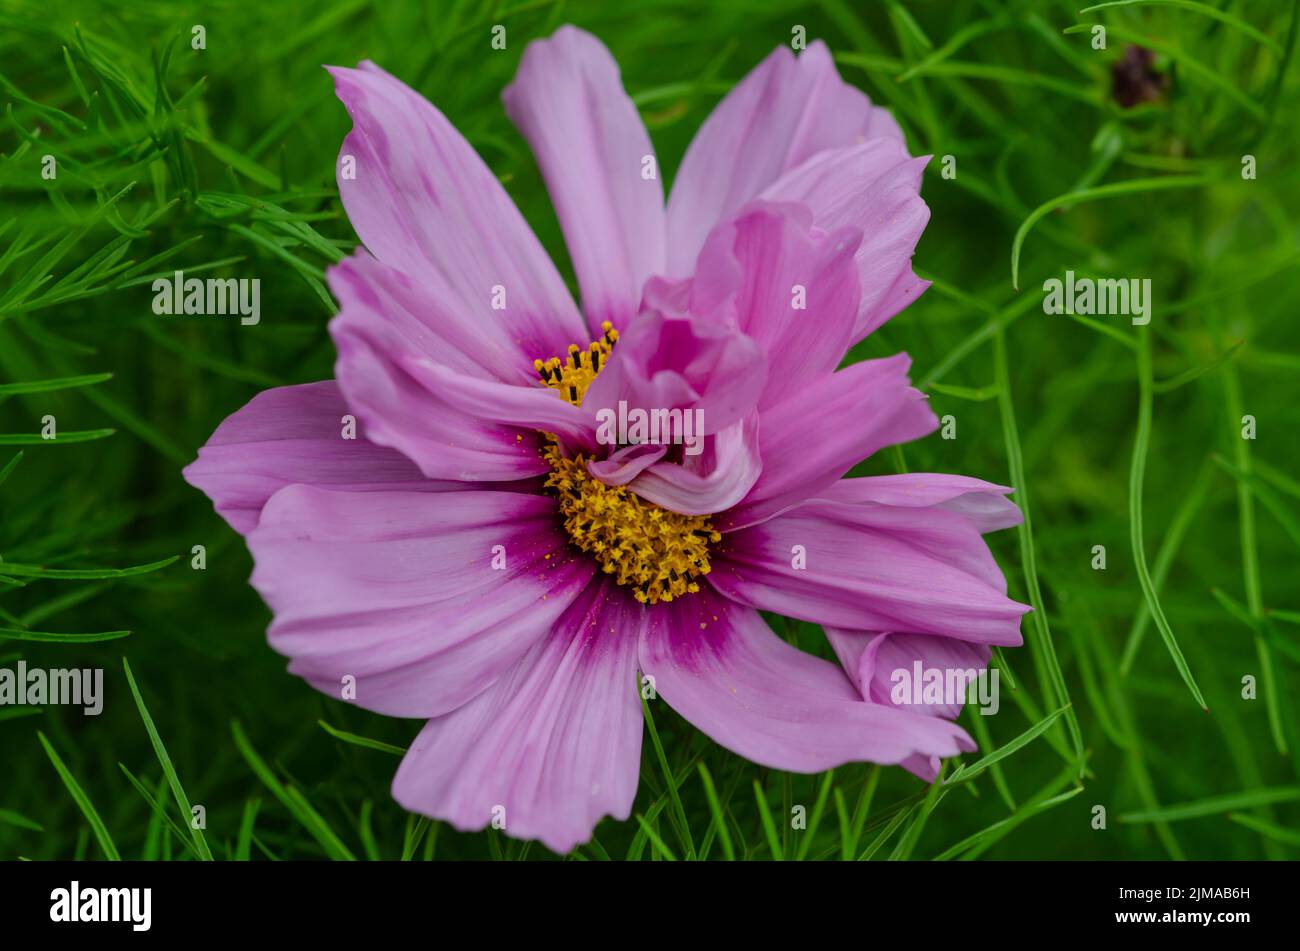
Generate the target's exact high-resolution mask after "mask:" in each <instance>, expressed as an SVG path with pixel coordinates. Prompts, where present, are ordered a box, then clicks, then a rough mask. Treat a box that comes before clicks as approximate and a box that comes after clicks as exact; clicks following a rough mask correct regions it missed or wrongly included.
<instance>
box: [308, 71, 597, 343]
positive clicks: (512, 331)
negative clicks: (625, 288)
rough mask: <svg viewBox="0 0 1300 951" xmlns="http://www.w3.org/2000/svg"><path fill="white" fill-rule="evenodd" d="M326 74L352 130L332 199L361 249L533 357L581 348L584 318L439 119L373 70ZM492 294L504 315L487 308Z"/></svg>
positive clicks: (510, 206) (485, 172)
mask: <svg viewBox="0 0 1300 951" xmlns="http://www.w3.org/2000/svg"><path fill="white" fill-rule="evenodd" d="M329 71H330V74H331V75H332V76H333V77H334V88H335V92H336V94H337V95H338V97H339V99H340V100H341V101H342V102H343V105H344V106H345V107H346V108H347V110H348V114H349V115H350V116H351V118H352V122H353V127H352V131H351V132H349V133H348V135H347V137H346V138H345V139H344V140H343V148H342V150H341V152H340V156H339V167H338V184H339V194H340V195H341V196H342V198H343V207H344V208H345V209H346V210H347V213H348V218H349V219H350V220H351V222H352V226H353V227H354V228H355V229H356V231H357V234H358V235H359V236H360V238H361V240H362V241H363V242H364V243H365V246H366V247H367V248H368V249H369V250H370V252H371V253H372V254H373V255H374V256H375V257H377V258H378V259H379V260H380V261H382V262H384V264H386V265H388V266H389V267H392V268H396V269H397V270H399V271H402V272H404V273H405V274H407V275H409V276H410V277H412V278H414V279H415V280H416V281H418V282H420V283H422V284H424V285H425V286H426V287H428V288H429V289H430V291H431V292H433V294H434V295H435V296H436V297H438V298H440V299H442V300H443V302H444V306H445V307H446V308H449V309H459V310H460V312H461V313H462V314H463V317H462V319H463V320H467V321H468V320H472V321H473V322H475V323H476V324H477V325H478V326H479V327H481V328H484V332H485V333H495V332H503V333H504V335H505V336H506V338H507V339H519V340H523V341H534V342H536V343H537V344H538V347H537V349H539V350H542V351H543V352H542V353H538V354H537V356H545V355H549V354H552V353H557V352H562V351H561V350H557V349H556V348H557V347H560V348H562V347H564V346H566V345H567V344H568V343H570V342H573V341H582V340H583V339H584V337H585V336H586V331H585V328H584V327H583V322H582V318H581V317H580V316H579V314H578V311H577V308H575V307H574V305H573V300H572V298H571V297H570V296H569V292H568V290H567V289H566V288H565V286H564V282H563V280H561V278H560V275H559V273H558V272H557V271H556V270H555V265H554V264H552V263H551V260H550V258H549V257H547V255H546V252H545V251H544V250H543V249H542V246H541V244H540V243H539V242H538V240H537V238H536V236H534V234H533V232H532V230H531V229H530V228H529V227H528V224H527V223H526V222H525V221H524V219H523V216H522V215H520V214H519V210H518V209H517V208H516V207H515V204H514V202H512V201H511V200H510V197H509V196H508V195H507V194H506V193H505V190H504V189H503V188H502V187H501V184H500V182H498V181H497V178H496V176H495V175H493V174H492V172H491V171H490V170H489V169H488V167H487V166H486V165H484V164H483V160H482V159H480V158H479V157H478V155H477V154H476V153H475V152H474V150H473V148H471V147H470V145H469V143H468V142H466V141H465V139H464V138H463V137H462V136H461V135H460V133H459V132H457V131H456V129H455V128H454V127H453V126H452V124H451V123H450V122H448V121H447V119H446V117H445V116H443V115H442V113H440V112H439V111H438V110H437V109H435V108H434V107H433V106H432V105H430V103H429V101H428V100H427V99H425V98H424V97H423V96H421V95H420V94H419V93H417V92H415V91H414V90H412V89H411V88H410V87H408V86H407V85H405V84H404V83H402V82H401V81H400V80H398V79H396V78H394V77H393V76H390V75H389V74H388V73H386V72H384V71H383V70H381V69H380V68H379V67H378V66H375V65H374V64H373V63H370V62H364V63H362V64H361V67H360V68H359V69H344V68H341V67H330V68H329ZM349 159H351V160H353V161H354V162H355V177H349V175H348V172H349V170H350V169H351V166H352V164H353V163H352V162H350V161H349ZM498 287H499V288H503V289H504V291H505V303H506V306H505V308H504V309H502V310H494V309H493V306H492V304H493V296H494V289H496V288H498ZM487 328H493V329H491V330H488V329H487ZM497 328H501V330H497ZM529 363H531V361H529Z"/></svg>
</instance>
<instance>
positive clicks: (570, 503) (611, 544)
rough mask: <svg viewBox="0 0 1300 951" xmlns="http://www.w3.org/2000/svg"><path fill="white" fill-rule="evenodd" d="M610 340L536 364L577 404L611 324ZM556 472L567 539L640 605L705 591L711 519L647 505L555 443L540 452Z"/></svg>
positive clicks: (605, 348) (614, 334)
mask: <svg viewBox="0 0 1300 951" xmlns="http://www.w3.org/2000/svg"><path fill="white" fill-rule="evenodd" d="M601 329H602V330H603V331H604V332H605V333H604V336H603V337H602V338H601V339H600V340H597V341H595V342H593V343H592V344H591V346H590V347H589V348H588V349H586V350H583V349H581V348H580V347H578V346H576V345H570V347H569V358H568V360H566V361H561V360H560V359H559V358H558V357H552V358H551V359H550V360H546V361H542V360H535V361H533V366H534V367H536V369H537V375H538V376H539V377H541V379H542V382H543V383H545V384H546V385H547V386H549V387H550V388H551V389H553V390H555V391H557V392H558V393H559V394H560V396H561V397H562V398H564V399H566V400H568V401H569V402H570V403H573V404H574V405H575V406H577V405H580V404H581V403H582V397H583V396H584V395H585V394H586V392H587V387H589V386H590V385H591V381H592V380H594V379H595V378H596V375H597V374H598V373H599V372H600V370H601V368H602V367H603V366H604V365H605V363H606V361H607V359H608V357H609V355H610V352H611V351H612V350H613V349H614V344H615V343H617V342H618V331H617V330H615V329H614V327H613V325H612V324H610V323H609V321H606V322H605V323H604V324H602V325H601ZM542 457H543V458H544V459H545V460H546V461H547V463H548V464H549V465H550V467H551V473H550V475H548V476H547V477H546V483H545V484H546V487H547V488H548V489H550V490H551V491H552V492H554V493H555V496H556V497H557V498H558V499H559V502H560V514H561V515H563V516H564V529H565V531H566V532H567V533H568V535H569V540H570V541H571V542H572V543H573V544H574V545H575V546H577V547H578V548H579V549H581V550H582V551H585V552H587V553H588V554H590V555H592V556H593V557H594V558H595V559H596V561H597V562H598V563H599V564H600V567H601V570H602V571H604V572H605V573H606V574H609V575H613V576H614V580H615V581H616V582H618V583H619V584H621V585H627V586H629V587H631V588H632V589H633V592H632V594H633V597H635V598H636V599H637V600H638V601H640V602H641V603H642V604H655V603H656V602H659V601H671V600H672V599H673V598H676V597H680V596H681V595H684V594H690V593H694V592H696V591H699V590H700V585H699V582H698V580H697V579H698V578H700V577H701V576H702V575H707V574H708V573H709V570H710V568H709V545H710V543H716V542H719V541H721V540H722V535H721V534H720V533H719V532H716V531H714V529H713V522H712V519H710V517H709V516H707V515H680V514H678V513H677V512H670V511H668V510H667V509H663V508H660V507H659V506H657V505H655V504H654V503H652V502H647V501H646V500H645V499H642V498H641V497H639V496H638V495H636V494H635V493H634V492H632V491H631V490H629V489H628V488H627V487H626V486H621V485H605V484H604V483H603V482H601V481H600V480H599V479H596V478H594V477H593V476H592V475H591V474H590V473H589V472H587V462H588V458H587V457H586V456H585V455H583V454H581V453H578V454H576V455H574V456H572V457H566V456H564V455H563V454H562V453H561V451H560V447H559V445H558V443H557V442H556V440H555V438H554V437H551V438H550V439H548V440H547V442H546V444H545V445H544V446H543V448H542Z"/></svg>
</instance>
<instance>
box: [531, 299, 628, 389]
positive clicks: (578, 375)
mask: <svg viewBox="0 0 1300 951" xmlns="http://www.w3.org/2000/svg"><path fill="white" fill-rule="evenodd" d="M600 329H601V330H603V331H604V332H605V333H604V336H602V337H601V338H600V339H599V340H594V341H592V342H591V345H590V346H588V347H587V349H586V350H583V349H582V348H581V347H579V346H578V345H577V344H576V343H571V344H569V354H568V356H567V357H566V358H565V359H563V360H561V359H560V358H559V357H551V359H549V360H534V361H533V368H534V369H535V370H536V371H537V375H538V376H539V377H541V378H542V382H543V383H545V384H546V385H547V386H549V387H550V388H551V389H553V390H555V391H556V392H557V393H559V394H560V396H561V397H563V398H564V399H566V400H568V401H569V402H570V403H572V404H573V405H574V406H581V405H582V398H583V397H584V396H585V395H586V393H587V387H589V386H591V381H592V380H594V379H596V374H597V373H599V372H600V370H601V367H603V366H604V365H605V363H606V362H607V361H608V359H609V355H610V353H612V352H613V350H614V344H616V343H618V331H617V330H615V329H614V325H613V324H611V323H610V322H609V321H608V320H607V321H605V322H604V323H603V324H601V325H600Z"/></svg>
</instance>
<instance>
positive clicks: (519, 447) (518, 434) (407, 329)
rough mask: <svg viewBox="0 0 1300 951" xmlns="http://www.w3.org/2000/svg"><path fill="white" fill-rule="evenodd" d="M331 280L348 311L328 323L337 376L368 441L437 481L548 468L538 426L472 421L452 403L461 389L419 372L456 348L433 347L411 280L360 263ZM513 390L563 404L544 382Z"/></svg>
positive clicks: (464, 370) (462, 370) (459, 365)
mask: <svg viewBox="0 0 1300 951" xmlns="http://www.w3.org/2000/svg"><path fill="white" fill-rule="evenodd" d="M329 277H330V286H331V289H332V290H333V291H334V295H335V296H336V297H337V298H338V300H339V304H340V307H341V313H340V314H339V316H338V317H336V318H335V319H334V320H333V322H332V323H331V324H330V333H331V335H332V336H333V337H334V344H335V346H336V348H337V349H338V362H337V363H336V364H335V367H334V372H335V375H336V376H337V377H338V382H339V387H340V389H341V390H342V391H343V395H344V397H345V398H346V399H347V402H348V405H349V406H350V407H351V408H352V411H353V413H355V414H356V416H357V418H358V420H359V421H360V423H361V426H360V427H359V428H360V430H361V431H362V432H363V433H364V434H365V437H366V438H367V439H369V440H370V441H371V442H374V443H377V444H379V445H381V446H389V447H392V448H394V449H397V450H399V451H400V452H401V453H402V454H403V455H405V456H407V458H409V459H411V460H412V461H413V462H414V463H415V464H416V465H417V466H419V468H420V471H421V472H423V473H424V474H425V475H426V476H428V477H429V478H431V479H456V480H461V481H485V482H492V481H498V482H506V481H510V480H513V479H523V478H528V477H529V476H534V475H539V474H541V473H544V472H546V471H547V465H546V462H545V461H544V460H543V459H542V458H541V456H540V455H539V453H538V449H539V440H540V438H541V437H540V436H539V435H538V433H537V432H535V431H534V430H533V429H531V428H530V427H528V426H527V425H511V424H506V423H504V422H502V421H501V420H492V419H486V420H485V419H482V418H479V417H476V416H473V415H469V414H467V413H465V412H464V411H462V410H461V409H460V408H458V407H457V406H455V405H453V404H452V403H451V402H449V401H448V399H449V397H450V396H451V395H452V394H453V392H454V388H451V387H446V386H436V387H434V388H431V387H430V385H429V384H428V382H427V379H426V378H425V377H424V376H416V375H414V373H413V371H412V360H413V358H418V357H420V356H423V355H424V354H427V353H431V352H432V353H437V354H438V355H439V356H441V357H442V358H443V360H449V359H451V358H449V357H448V353H449V352H450V351H445V350H444V351H438V349H437V348H436V347H433V346H429V345H428V344H429V343H430V341H429V339H428V338H427V337H423V336H421V334H420V332H419V330H418V327H419V321H418V320H416V318H415V317H414V316H413V315H412V312H411V311H409V310H407V309H406V308H407V306H408V305H410V306H415V302H418V300H419V298H418V297H416V298H414V299H412V298H411V297H410V296H409V292H410V291H411V290H412V284H411V282H410V281H409V280H406V279H404V278H403V277H402V275H400V274H399V273H398V272H396V271H394V270H392V269H391V268H383V267H381V266H379V265H378V264H377V262H374V261H373V259H368V258H364V257H360V256H359V257H356V258H353V259H352V260H351V261H349V262H345V264H343V265H340V266H338V267H336V268H334V269H333V270H331V271H330V275H329ZM449 365H450V366H451V367H452V368H453V369H454V370H455V373H456V375H457V379H462V380H464V381H465V382H466V385H469V384H470V383H471V382H472V381H477V380H480V379H484V378H481V377H478V376H473V375H470V374H471V368H469V367H467V366H466V365H465V364H464V363H463V362H461V361H459V360H453V361H452V362H451V363H450V364H449ZM533 376H534V381H535V378H536V374H535V372H534V374H533ZM485 379H486V380H491V379H492V378H491V377H490V376H487V377H486V378H485ZM498 385H502V386H504V385H506V384H498ZM512 385H513V384H512ZM514 386H515V388H516V389H518V390H520V391H523V390H524V389H525V388H527V389H530V390H531V389H536V390H537V395H538V396H541V397H544V398H545V397H550V398H551V400H552V403H553V404H556V405H558V404H560V403H562V402H563V401H562V400H560V399H558V398H555V397H554V394H550V393H547V392H545V391H543V390H542V388H541V386H540V385H538V384H536V382H534V383H527V384H525V383H522V382H520V383H519V384H517V385H514ZM558 411H559V412H563V410H558Z"/></svg>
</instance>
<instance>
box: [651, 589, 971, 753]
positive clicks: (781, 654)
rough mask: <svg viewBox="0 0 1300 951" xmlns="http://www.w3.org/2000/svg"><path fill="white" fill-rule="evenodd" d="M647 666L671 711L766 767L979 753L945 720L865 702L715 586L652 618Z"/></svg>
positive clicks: (831, 670)
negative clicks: (726, 597) (724, 595)
mask: <svg viewBox="0 0 1300 951" xmlns="http://www.w3.org/2000/svg"><path fill="white" fill-rule="evenodd" d="M640 657H641V669H642V670H643V671H644V672H645V674H647V675H649V676H652V677H654V683H655V689H656V691H657V692H658V694H659V695H660V696H661V697H663V699H664V700H665V701H667V703H668V705H669V706H671V707H672V708H673V709H674V710H676V711H677V712H678V713H680V714H681V715H682V716H684V717H685V718H686V719H687V720H689V721H690V722H691V723H692V724H694V725H695V726H696V727H698V728H699V729H700V730H703V731H704V732H705V733H707V734H708V735H709V736H710V737H711V738H712V739H714V740H715V741H716V742H718V743H720V744H721V745H723V746H725V747H726V748H727V749H729V750H731V751H732V752H734V753H738V754H739V755H741V756H744V757H746V758H747V759H750V760H753V761H754V762H756V763H759V764H760V765H763V766H770V767H773V768H775V769H785V770H791V771H793V772H801V773H812V772H819V771H821V770H825V769H830V768H832V767H835V766H839V765H841V764H842V763H846V762H855V761H858V760H869V761H871V762H876V763H898V762H900V761H902V760H904V759H905V758H907V757H910V756H913V755H916V754H918V753H920V754H924V755H926V756H931V755H934V756H951V755H954V754H956V753H958V752H960V751H961V750H969V749H974V744H972V743H971V741H970V739H969V737H967V736H966V734H965V733H964V732H963V731H962V730H961V728H960V727H958V726H956V725H955V724H952V723H949V722H947V721H946V720H942V719H939V718H936V717H926V716H921V715H919V714H914V713H908V712H906V711H901V710H896V709H893V708H891V707H885V706H881V705H878V704H870V703H864V702H863V701H862V699H861V698H860V697H859V696H858V694H857V691H855V690H854V689H853V685H852V684H851V683H850V682H849V680H848V678H847V677H845V676H844V673H843V672H842V671H840V670H839V669H838V668H837V667H836V666H835V665H833V664H830V663H827V662H826V661H824V660H820V659H818V658H816V657H813V656H812V655H810V654H805V653H803V652H802V651H800V650H798V649H797V648H794V647H792V646H790V645H789V644H787V643H786V642H785V641H783V640H781V639H780V638H779V637H777V636H776V635H775V634H773V633H772V631H771V630H770V629H769V628H768V626H767V625H766V624H765V623H764V622H763V620H762V618H760V617H759V615H758V613H757V612H756V611H753V610H750V609H748V608H744V607H741V606H740V605H736V604H733V603H731V602H729V601H727V600H726V599H724V598H722V597H720V596H718V595H717V594H715V593H713V592H712V591H710V590H708V588H707V587H706V588H705V589H704V590H702V591H701V592H700V593H699V594H695V595H692V596H690V597H686V598H680V599H677V600H674V601H673V602H671V603H670V604H667V605H658V606H657V609H656V610H654V611H652V612H650V614H649V616H648V622H647V625H646V628H645V630H644V632H643V633H642V636H641V649H640Z"/></svg>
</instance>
